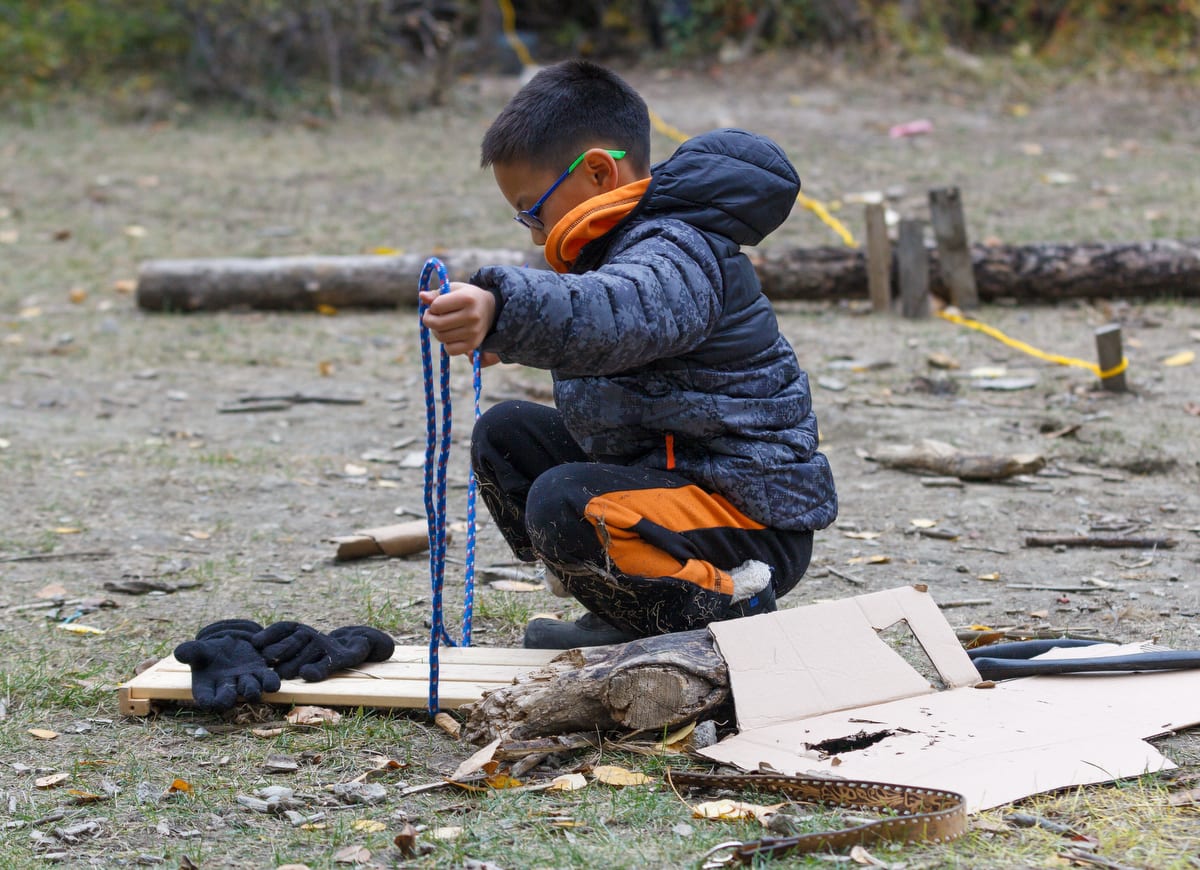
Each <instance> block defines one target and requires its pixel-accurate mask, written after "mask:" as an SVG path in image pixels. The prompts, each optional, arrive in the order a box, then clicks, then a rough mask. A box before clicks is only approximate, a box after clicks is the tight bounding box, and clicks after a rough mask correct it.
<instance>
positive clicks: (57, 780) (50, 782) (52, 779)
mask: <svg viewBox="0 0 1200 870" xmlns="http://www.w3.org/2000/svg"><path fill="white" fill-rule="evenodd" d="M70 778H71V774H69V773H52V774H50V775H49V776H39V777H38V778H37V779H35V780H34V781H33V784H34V786H35V787H37V788H54V787H55V786H58V785H62V784H63V783H64V782H66V781H67V780H68V779H70Z"/></svg>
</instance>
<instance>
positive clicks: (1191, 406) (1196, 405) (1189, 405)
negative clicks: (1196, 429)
mask: <svg viewBox="0 0 1200 870" xmlns="http://www.w3.org/2000/svg"><path fill="white" fill-rule="evenodd" d="M1183 410H1184V413H1186V414H1191V415H1192V416H1193V417H1200V402H1185V403H1184V405H1183Z"/></svg>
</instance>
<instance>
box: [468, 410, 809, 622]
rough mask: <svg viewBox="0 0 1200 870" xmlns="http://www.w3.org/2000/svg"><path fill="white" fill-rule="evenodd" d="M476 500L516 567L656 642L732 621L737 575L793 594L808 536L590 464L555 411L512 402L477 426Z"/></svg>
mask: <svg viewBox="0 0 1200 870" xmlns="http://www.w3.org/2000/svg"><path fill="white" fill-rule="evenodd" d="M471 461H472V464H473V466H474V469H475V476H476V479H477V480H478V484H479V493H480V495H481V496H482V497H483V500H484V503H485V504H486V505H487V507H488V510H489V511H490V512H491V514H492V517H493V519H495V521H496V524H497V525H498V526H499V527H500V531H501V533H502V534H503V535H504V538H505V540H506V541H508V543H509V545H510V546H511V547H512V549H513V552H514V553H515V554H516V555H517V557H518V558H519V559H522V560H524V561H527V562H531V561H534V560H535V559H541V560H542V561H543V562H545V564H546V567H547V569H548V570H550V571H552V572H553V573H554V574H555V575H556V576H558V577H559V578H560V579H561V580H562V582H563V585H564V586H565V587H566V589H567V591H568V592H570V593H571V595H573V596H574V597H575V598H577V599H578V600H579V601H580V602H582V603H583V605H584V606H585V607H587V608H588V610H591V611H592V612H594V613H596V614H597V615H599V616H601V617H603V618H604V619H606V620H607V621H609V622H610V623H612V624H613V625H615V626H617V627H618V628H620V629H622V630H624V631H628V632H631V633H633V634H637V635H639V636H650V635H655V634H664V633H666V632H672V631H685V630H688V629H692V628H701V627H703V626H705V625H707V624H708V623H710V622H713V621H716V620H719V619H724V618H727V617H728V616H729V615H730V613H729V610H730V603H731V598H732V593H733V580H732V578H731V576H730V571H731V570H732V569H735V568H737V567H738V566H740V565H742V564H744V563H745V562H747V561H749V560H757V561H759V562H763V563H765V564H766V565H768V566H769V567H770V569H771V582H772V584H773V587H774V592H775V595H776V596H782V595H784V594H786V593H787V592H788V591H789V590H791V589H792V587H794V586H795V585H796V583H797V582H798V581H799V580H800V578H801V577H802V576H804V572H805V571H806V570H807V569H808V562H809V558H810V557H811V555H812V532H811V531H782V530H778V529H769V528H766V527H764V526H763V525H762V524H761V523H757V522H755V521H754V520H752V519H750V518H749V517H747V516H745V515H744V514H742V513H741V512H740V511H738V510H737V509H736V508H735V507H733V505H731V504H730V503H729V502H728V501H727V500H726V499H724V498H723V497H722V496H720V495H716V494H713V493H709V492H706V491H704V490H702V489H701V488H699V487H698V486H696V485H695V484H693V483H691V482H690V481H689V480H687V479H686V478H684V477H681V476H680V475H678V474H673V473H672V472H669V471H661V470H658V469H651V468H637V467H629V466H624V465H612V464H607V463H601V462H593V461H591V460H589V458H588V456H587V455H586V454H585V453H584V452H583V449H582V448H581V447H580V446H579V444H578V443H576V441H575V440H574V439H573V438H572V437H571V435H570V433H568V432H567V429H566V427H565V426H564V425H563V422H562V417H561V415H560V414H559V413H558V411H557V410H555V409H554V408H549V407H546V406H545V405H538V404H535V403H532V402H520V401H513V402H503V403H501V404H499V405H496V406H494V407H493V408H491V409H490V410H488V411H487V412H486V413H485V414H484V415H483V416H482V417H480V418H479V420H478V422H477V423H476V424H475V431H474V434H473V436H472V439H471Z"/></svg>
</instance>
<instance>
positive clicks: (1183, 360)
mask: <svg viewBox="0 0 1200 870" xmlns="http://www.w3.org/2000/svg"><path fill="white" fill-rule="evenodd" d="M1195 361H1196V352H1195V351H1194V350H1181V351H1180V352H1179V353H1175V354H1171V356H1169V357H1167V358H1166V359H1165V360H1163V361H1162V364H1163V365H1165V366H1168V367H1171V368H1175V367H1177V366H1190V365H1191V364H1192V363H1194V362H1195Z"/></svg>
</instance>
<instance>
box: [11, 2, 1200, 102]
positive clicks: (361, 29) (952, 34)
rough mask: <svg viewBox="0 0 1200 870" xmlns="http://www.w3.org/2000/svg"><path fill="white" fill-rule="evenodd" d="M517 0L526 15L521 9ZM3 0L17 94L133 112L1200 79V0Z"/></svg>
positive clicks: (13, 87)
mask: <svg viewBox="0 0 1200 870" xmlns="http://www.w3.org/2000/svg"><path fill="white" fill-rule="evenodd" d="M510 4H511V5H510ZM564 6H566V4H563V3H561V2H560V0H483V2H479V3H466V2H456V0H0V96H3V97H4V98H6V101H9V100H13V99H16V100H28V99H38V98H44V97H47V96H53V95H56V94H61V93H67V92H77V91H82V92H85V93H90V94H97V93H99V94H103V95H105V96H106V97H107V98H108V99H109V100H110V102H111V103H114V104H116V105H120V106H124V107H126V108H127V109H128V111H129V112H130V113H131V114H146V115H155V114H163V113H170V112H171V111H173V110H174V108H176V107H180V106H183V107H186V104H187V103H188V102H198V101H205V100H218V101H232V102H235V103H238V104H241V105H244V106H246V107H247V108H250V109H252V110H253V111H255V112H258V113H262V114H266V115H272V114H275V113H277V112H278V111H279V110H280V108H281V107H283V106H292V105H296V104H297V103H299V104H303V105H305V107H306V108H307V109H310V110H318V111H322V112H328V113H331V114H337V113H338V112H340V111H341V110H342V106H343V101H347V100H354V101H355V102H356V103H358V102H364V103H365V104H367V105H369V106H371V107H373V108H383V109H389V110H403V109H407V108H412V107H414V106H418V105H423V104H427V103H431V102H433V103H436V102H440V101H442V100H444V99H445V98H446V95H447V93H448V91H449V89H450V88H452V86H453V82H454V80H455V76H457V75H458V74H462V73H471V72H477V71H482V70H486V69H496V70H509V71H512V70H514V69H515V68H519V61H518V60H517V56H516V54H514V53H513V51H512V49H511V47H510V46H509V43H508V42H507V41H506V38H505V27H504V19H505V14H506V13H510V12H511V13H512V14H513V16H514V17H513V19H511V20H515V22H516V26H517V28H518V29H519V32H520V36H521V39H522V41H523V42H524V43H525V44H526V45H527V46H528V47H529V48H530V50H531V51H532V52H533V55H534V56H535V57H536V59H537V60H538V61H541V62H547V61H552V60H555V59H558V58H560V57H564V56H568V55H585V56H591V57H595V58H597V59H600V60H604V59H612V58H620V59H621V60H629V59H637V60H639V61H641V62H643V63H661V64H707V63H732V62H737V61H738V60H740V59H742V58H745V57H748V56H750V55H753V54H756V53H762V52H770V51H783V50H798V51H811V52H827V53H828V52H836V53H840V54H843V55H846V56H849V57H851V58H854V59H858V60H862V61H863V62H866V61H867V60H869V61H870V62H872V63H880V62H887V61H889V60H893V61H894V60H903V59H904V58H906V57H939V56H942V55H944V54H945V53H946V52H947V51H958V52H969V53H971V54H975V55H980V56H988V55H996V54H1002V55H1004V56H1006V57H1016V58H1018V59H1020V60H1021V61H1023V62H1029V63H1038V64H1043V65H1046V66H1051V67H1068V68H1078V69H1088V68H1103V69H1112V68H1121V69H1129V70H1133V71H1136V72H1141V73H1148V74H1153V75H1165V76H1172V77H1178V78H1184V79H1187V80H1190V81H1195V80H1197V79H1198V78H1200V59H1198V58H1200V0H1177V2H1162V0H1125V2H1116V0H936V2H935V0H764V2H757V3H752V2H743V0H585V2H579V3H575V4H571V5H570V9H569V10H567V11H564V8H563V7H564Z"/></svg>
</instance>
